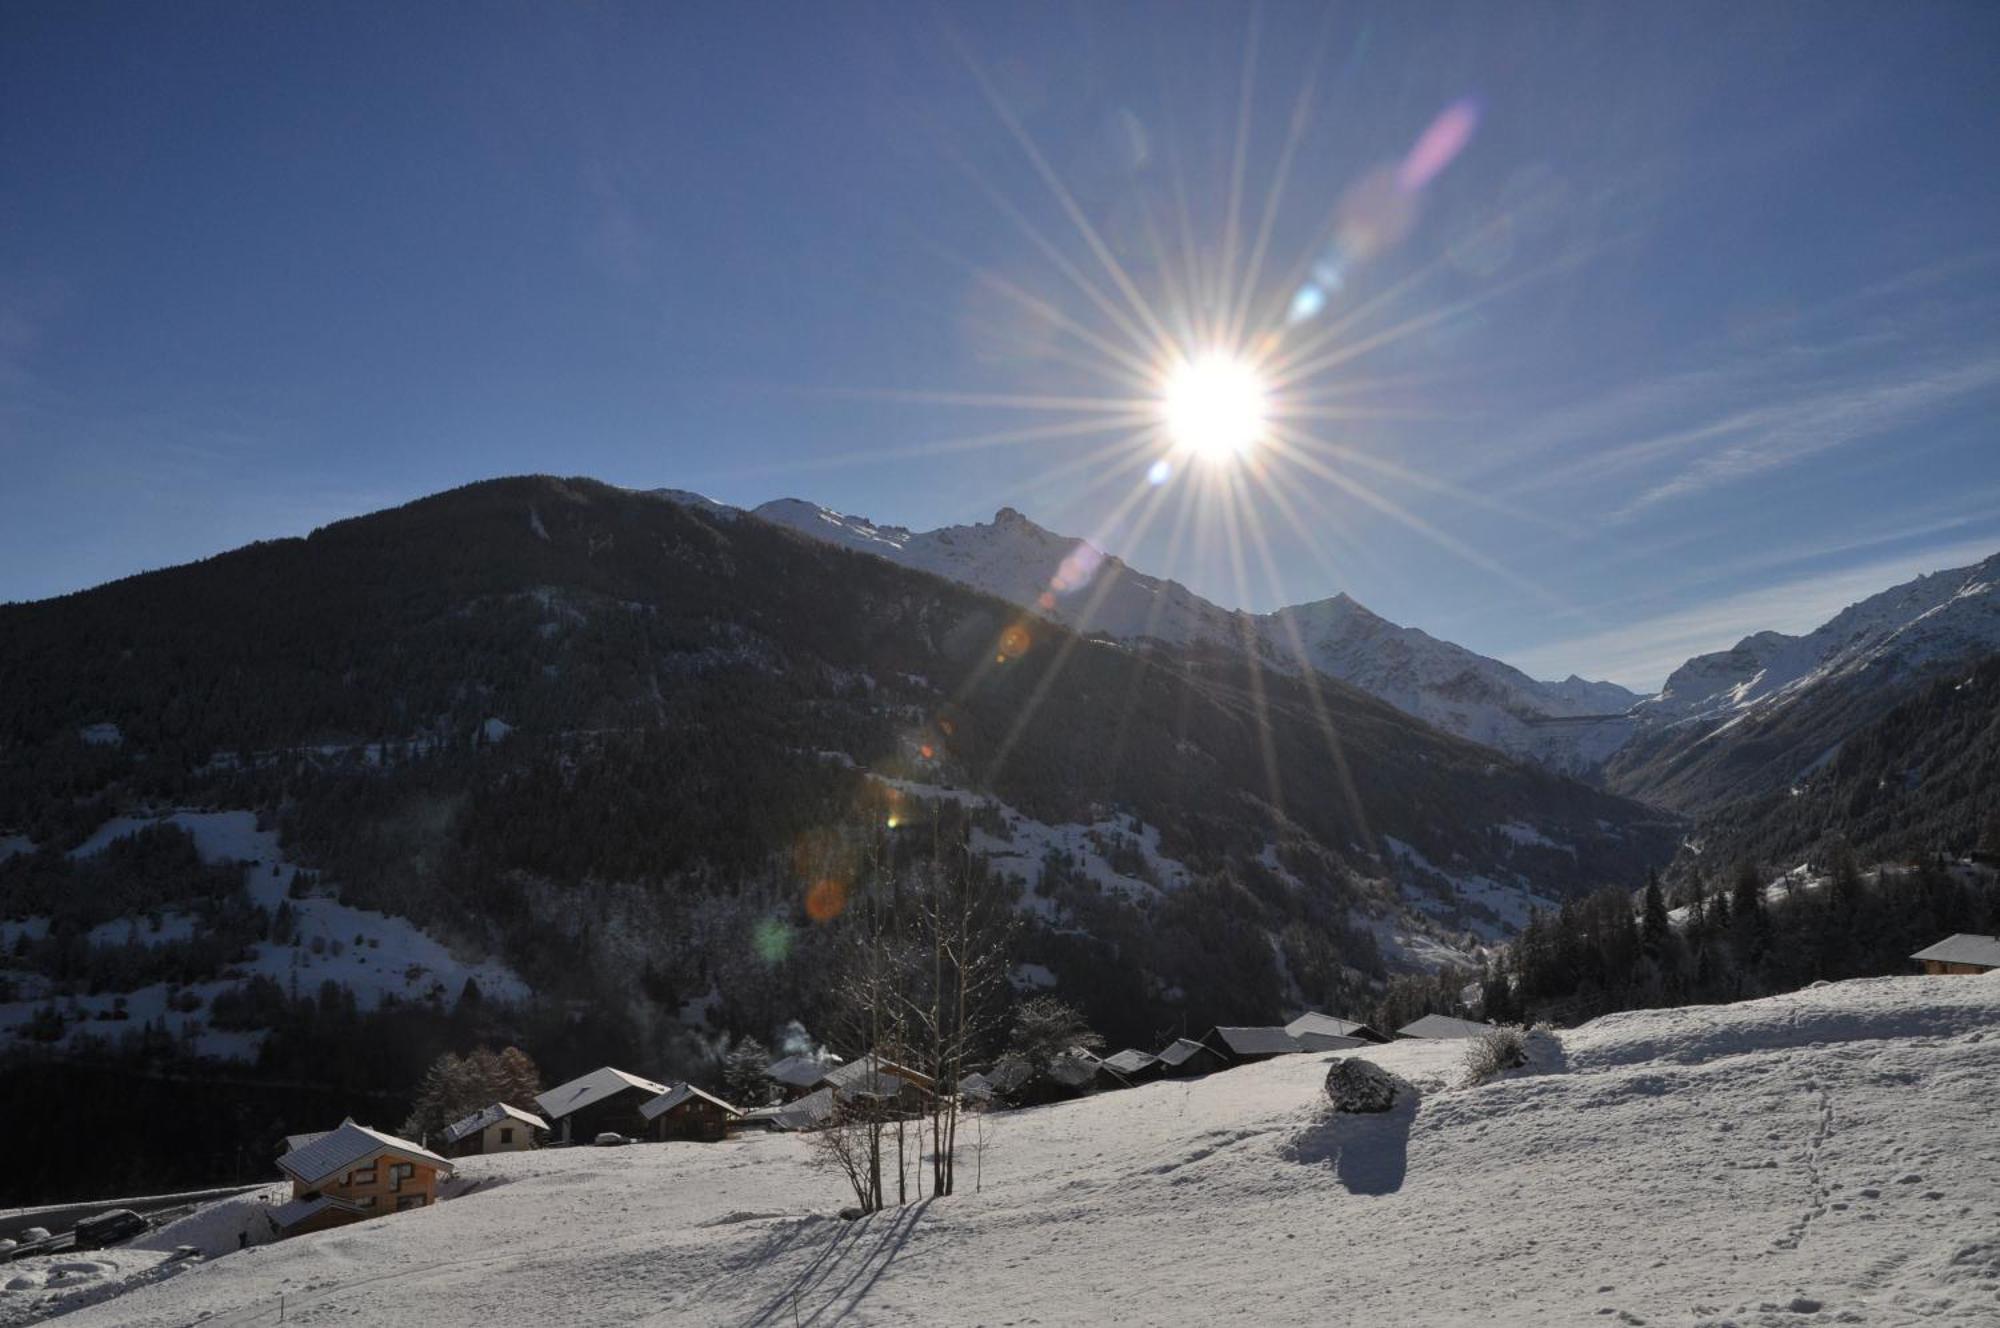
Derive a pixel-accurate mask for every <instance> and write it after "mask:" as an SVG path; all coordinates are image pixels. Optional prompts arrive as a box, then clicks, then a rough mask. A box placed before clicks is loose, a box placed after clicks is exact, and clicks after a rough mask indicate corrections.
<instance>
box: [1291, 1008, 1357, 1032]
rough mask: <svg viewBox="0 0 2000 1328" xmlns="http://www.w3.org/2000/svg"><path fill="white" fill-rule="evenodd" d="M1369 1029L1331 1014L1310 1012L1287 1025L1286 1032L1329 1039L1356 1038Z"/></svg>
mask: <svg viewBox="0 0 2000 1328" xmlns="http://www.w3.org/2000/svg"><path fill="white" fill-rule="evenodd" d="M1367 1027H1368V1025H1366V1024H1361V1023H1356V1022H1355V1021H1354V1020H1352V1019H1339V1018H1336V1017H1334V1016H1333V1015H1330V1014H1321V1013H1320V1012H1319V1011H1317V1010H1308V1011H1307V1012H1306V1013H1304V1014H1302V1015H1300V1016H1299V1017H1298V1018H1296V1019H1294V1020H1292V1022H1291V1023H1289V1024H1286V1025H1285V1031H1286V1032H1287V1033H1290V1034H1291V1035H1292V1036H1293V1037H1298V1036H1299V1035H1300V1034H1303V1033H1319V1034H1322V1035H1324V1036H1327V1037H1355V1036H1357V1035H1358V1034H1359V1033H1360V1032H1361V1031H1362V1030H1363V1029H1365V1028H1367Z"/></svg>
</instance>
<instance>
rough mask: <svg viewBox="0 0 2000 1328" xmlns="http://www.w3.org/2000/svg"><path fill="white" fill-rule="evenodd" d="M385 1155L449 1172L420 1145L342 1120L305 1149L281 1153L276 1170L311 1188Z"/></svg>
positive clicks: (448, 1167) (447, 1165) (442, 1161)
mask: <svg viewBox="0 0 2000 1328" xmlns="http://www.w3.org/2000/svg"><path fill="white" fill-rule="evenodd" d="M384 1153H394V1154H395V1155H396V1156H397V1157H401V1158H408V1159H409V1160H411V1161H415V1162H425V1163H428V1164H429V1165H431V1166H434V1167H436V1168H437V1169H438V1170H439V1171H442V1172H444V1173H445V1174H447V1175H449V1174H450V1173H451V1170H452V1165H451V1163H450V1162H448V1161H447V1160H445V1159H444V1158H442V1157H439V1156H438V1155H437V1154H436V1153H433V1152H432V1151H431V1150H430V1149H428V1148H425V1147H424V1146H423V1145H422V1144H413V1143H411V1142H410V1141H409V1140H408V1139H398V1138H397V1137H396V1136H395V1135H393V1134H384V1133H382V1132H381V1131H380V1130H371V1129H369V1128H368V1127H367V1126H366V1125H356V1124H355V1123H354V1122H353V1121H343V1122H341V1126H340V1128H339V1129H337V1130H328V1131H327V1132H326V1134H325V1135H323V1136H322V1137H320V1138H318V1139H315V1140H313V1142H311V1143H309V1144H307V1145H306V1146H305V1147H304V1148H295V1149H293V1150H292V1151H291V1152H289V1153H284V1154H281V1155H280V1156H279V1158H278V1169H279V1170H281V1171H283V1172H284V1173H285V1174H286V1175H288V1176H290V1177H292V1178H293V1179H294V1180H297V1181H299V1182H300V1183H301V1184H304V1185H313V1184H316V1183H318V1182H319V1181H323V1180H325V1179H327V1178H328V1177H329V1176H337V1175H339V1174H340V1173H341V1172H343V1171H347V1170H349V1169H351V1168H353V1167H355V1166H358V1165H360V1164H361V1163H363V1162H366V1161H367V1160H368V1159H369V1158H372V1157H377V1156H380V1155H381V1154H384Z"/></svg>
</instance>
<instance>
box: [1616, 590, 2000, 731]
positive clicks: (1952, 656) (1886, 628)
mask: <svg viewBox="0 0 2000 1328" xmlns="http://www.w3.org/2000/svg"><path fill="white" fill-rule="evenodd" d="M1993 650H2000V554H1995V555H1994V556H1993V557H1991V558H1988V559H1987V560H1986V561H1985V562H1982V563H1978V564H1976V565H1974V566H1972V567H1960V568H1956V569H1954V570H1951V571H1945V572H1933V573H1932V574H1930V575H1929V576H1920V577H1918V578H1917V579H1916V580H1914V581H1908V582H1905V583H1904V584H1902V585H1900V586H1895V587H1892V588H1891V589H1889V590H1885V591H1883V592H1882V593H1881V594H1879V595H1871V596H1870V597H1869V598H1867V599H1864V600H1862V601H1861V602H1860V603H1858V604H1853V605H1850V606H1848V607H1847V608H1846V609H1843V610H1842V611H1841V612H1840V613H1839V614H1837V615H1836V616H1835V617H1833V618H1832V619H1831V620H1829V621H1828V622H1826V623H1825V624H1824V625H1822V626H1821V627H1819V628H1817V629H1815V630H1813V631H1811V632H1808V633H1807V634H1806V635H1804V636H1787V635H1785V634H1784V633H1782V632H1758V633H1756V634H1755V635H1753V636H1746V637H1744V638H1743V639H1742V640H1741V641H1739V642H1737V643H1736V646H1735V648H1733V649H1731V650H1723V651H1717V652H1715V653H1714V654H1709V655H1697V656H1696V657H1695V658H1693V659H1691V660H1689V661H1688V662H1687V663H1685V664H1683V665H1681V667H1680V668H1678V669H1675V670H1674V672H1673V673H1672V675H1670V676H1669V677H1668V679H1667V683H1666V686H1665V687H1663V688H1662V689H1661V691H1660V694H1659V695H1658V696H1656V697H1652V698H1649V699H1648V700H1646V701H1645V702H1644V703H1643V704H1642V705H1641V706H1640V707H1639V710H1638V713H1639V715H1640V716H1641V717H1642V718H1643V719H1645V720H1647V721H1653V722H1658V721H1666V722H1674V721H1679V720H1686V719H1717V718H1725V717H1728V716H1732V715H1735V714H1740V713H1742V712H1744V711H1746V710H1751V709H1755V708H1758V707H1769V706H1771V705H1774V704H1782V703H1783V702H1784V701H1785V700H1787V699H1789V698H1791V697H1794V696H1797V695H1798V694H1800V693H1802V692H1804V691H1806V690H1808V689H1810V688H1813V687H1816V686H1818V685H1820V684H1822V683H1828V682H1834V681H1838V680H1840V679H1843V678H1848V677H1852V676H1853V675H1855V674H1858V673H1860V672H1862V671H1863V670H1866V669H1869V668H1873V667H1881V668H1883V669H1885V671H1886V672H1887V673H1888V674H1889V675H1890V679H1901V678H1907V677H1908V676H1909V675H1911V674H1913V673H1915V672H1917V671H1919V670H1921V669H1923V668H1924V667H1925V666H1926V665H1929V664H1934V663H1950V662H1953V661H1956V660H1960V659H1963V658H1965V657H1967V656H1969V655H1973V654H1978V653H1984V652H1987V651H1993Z"/></svg>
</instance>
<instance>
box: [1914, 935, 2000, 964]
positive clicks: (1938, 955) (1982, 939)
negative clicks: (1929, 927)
mask: <svg viewBox="0 0 2000 1328" xmlns="http://www.w3.org/2000/svg"><path fill="white" fill-rule="evenodd" d="M1910 958H1912V959H1932V960H1936V961H1937V962H1938V963H1941V964H1978V965H1981V966H1982V967H1985V968H2000V936H1981V935H1980V934H1979V933H1977V932H1970V931H1962V932H1959V933H1958V934H1957V935H1955V936H1947V937H1945V938H1944V939H1943V940H1941V941H1939V942H1938V943H1937V944H1936V945H1932V946H1926V947H1925V948H1924V949H1922V950H1919V951H1917V952H1916V953H1915V954H1913V955H1911V956H1910Z"/></svg>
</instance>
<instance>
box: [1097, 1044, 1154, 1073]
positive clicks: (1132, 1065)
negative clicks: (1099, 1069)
mask: <svg viewBox="0 0 2000 1328" xmlns="http://www.w3.org/2000/svg"><path fill="white" fill-rule="evenodd" d="M1159 1061H1160V1058H1159V1057H1158V1056H1155V1055H1153V1053H1151V1052H1150V1051H1139V1050H1137V1049H1136V1048H1132V1047H1127V1048H1126V1049H1125V1050H1124V1051H1121V1052H1119V1053H1118V1054H1117V1055H1116V1056H1106V1057H1105V1058H1104V1063H1105V1064H1106V1065H1108V1066H1110V1067H1111V1068H1112V1069H1114V1070H1116V1071H1117V1072H1118V1073H1120V1074H1137V1073H1139V1071H1141V1070H1144V1069H1146V1068H1148V1067H1149V1066H1153V1065H1157V1064H1159Z"/></svg>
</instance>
